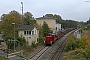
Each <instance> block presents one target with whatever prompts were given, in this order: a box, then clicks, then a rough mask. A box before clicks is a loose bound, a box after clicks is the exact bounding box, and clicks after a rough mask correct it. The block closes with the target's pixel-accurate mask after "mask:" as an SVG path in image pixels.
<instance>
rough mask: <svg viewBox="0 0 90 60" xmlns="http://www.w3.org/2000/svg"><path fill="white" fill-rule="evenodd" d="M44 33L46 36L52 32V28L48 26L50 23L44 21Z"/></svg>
mask: <svg viewBox="0 0 90 60" xmlns="http://www.w3.org/2000/svg"><path fill="white" fill-rule="evenodd" d="M42 28H43V33H44V36H46V35H48V33H50V29H49V27H48V25H47V24H46V22H44V23H43V26H42Z"/></svg>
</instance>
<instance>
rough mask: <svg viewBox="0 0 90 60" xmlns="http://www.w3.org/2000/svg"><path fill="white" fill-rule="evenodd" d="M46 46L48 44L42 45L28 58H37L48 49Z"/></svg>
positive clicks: (34, 59)
mask: <svg viewBox="0 0 90 60" xmlns="http://www.w3.org/2000/svg"><path fill="white" fill-rule="evenodd" d="M48 48H49V46H44V47H43V48H42V49H40V50H39V51H38V52H37V53H35V54H34V55H33V56H31V57H30V58H29V59H28V60H38V59H39V57H40V56H42V55H43V54H44V53H45V52H46V51H47V50H48Z"/></svg>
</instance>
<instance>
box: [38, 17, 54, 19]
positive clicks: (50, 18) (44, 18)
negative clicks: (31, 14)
mask: <svg viewBox="0 0 90 60" xmlns="http://www.w3.org/2000/svg"><path fill="white" fill-rule="evenodd" d="M36 19H53V18H51V17H48V16H43V17H39V18H36Z"/></svg>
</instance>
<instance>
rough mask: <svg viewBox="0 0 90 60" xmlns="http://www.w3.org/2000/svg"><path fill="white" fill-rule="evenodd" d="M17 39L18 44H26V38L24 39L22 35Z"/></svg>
mask: <svg viewBox="0 0 90 60" xmlns="http://www.w3.org/2000/svg"><path fill="white" fill-rule="evenodd" d="M17 40H18V41H19V42H20V45H21V46H25V45H26V40H25V38H24V37H23V38H21V37H18V38H17Z"/></svg>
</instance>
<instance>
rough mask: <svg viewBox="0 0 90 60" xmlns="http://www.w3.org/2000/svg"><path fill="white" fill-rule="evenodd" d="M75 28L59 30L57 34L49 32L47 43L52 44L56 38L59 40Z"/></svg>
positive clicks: (46, 38)
mask: <svg viewBox="0 0 90 60" xmlns="http://www.w3.org/2000/svg"><path fill="white" fill-rule="evenodd" d="M72 30H73V29H67V30H63V31H58V32H57V33H56V34H52V33H49V34H48V35H47V36H46V37H45V41H44V43H45V45H52V44H53V43H54V42H55V41H56V40H58V39H59V38H61V37H62V36H64V35H65V34H66V33H68V32H70V31H72Z"/></svg>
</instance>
